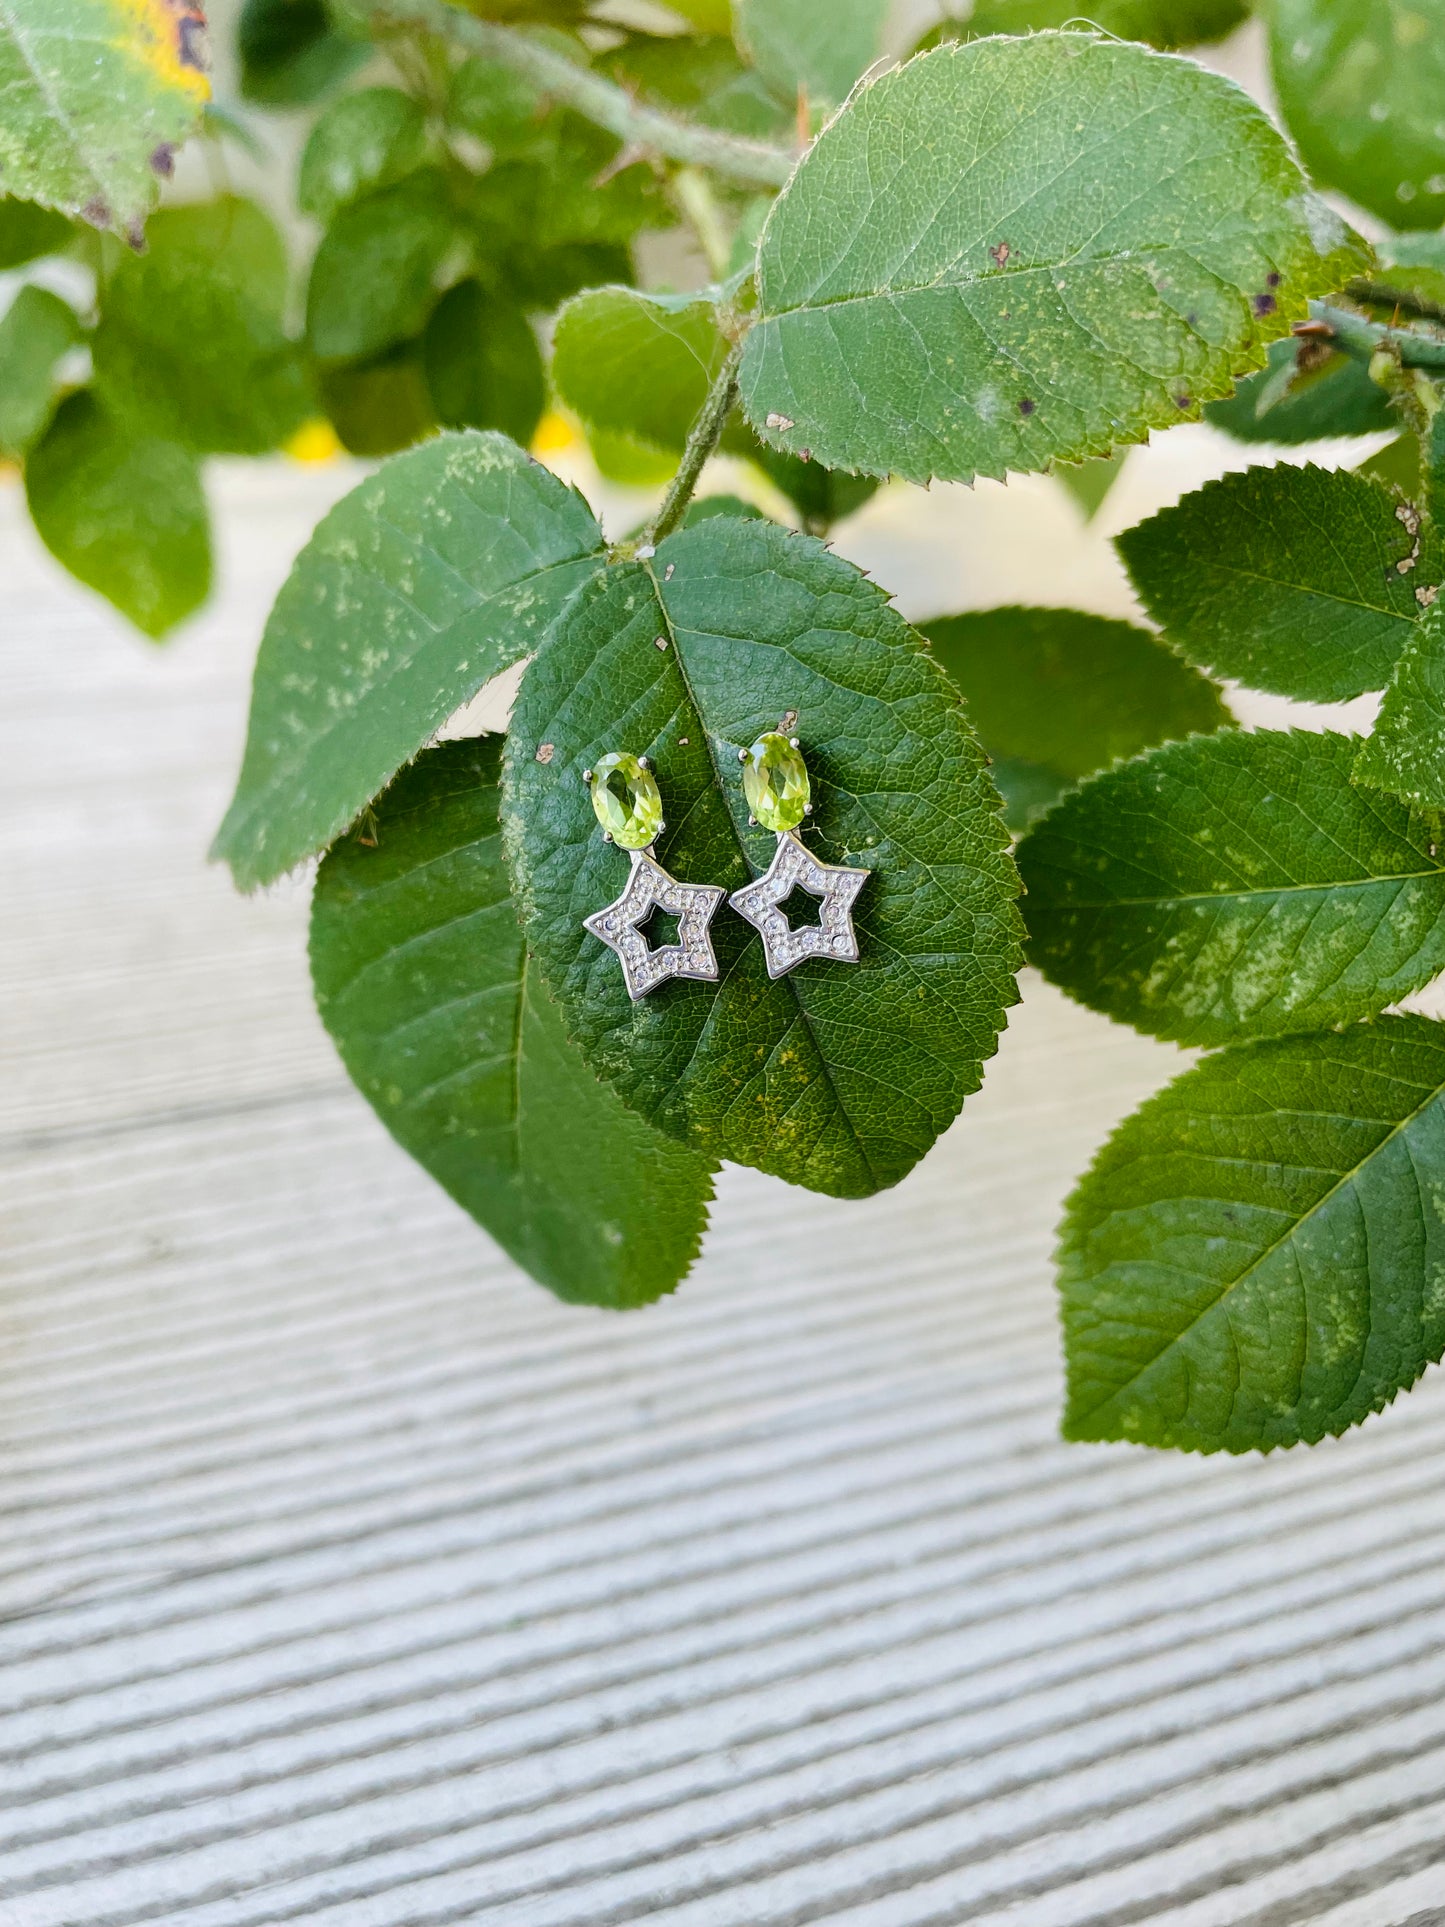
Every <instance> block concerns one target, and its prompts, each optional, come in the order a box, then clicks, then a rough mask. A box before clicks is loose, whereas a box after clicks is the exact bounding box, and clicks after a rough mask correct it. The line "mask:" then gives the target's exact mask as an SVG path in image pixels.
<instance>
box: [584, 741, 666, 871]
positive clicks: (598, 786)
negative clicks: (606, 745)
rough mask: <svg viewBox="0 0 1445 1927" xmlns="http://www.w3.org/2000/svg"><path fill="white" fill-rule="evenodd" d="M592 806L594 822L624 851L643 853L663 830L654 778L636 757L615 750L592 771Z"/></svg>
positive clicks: (659, 800) (660, 807)
mask: <svg viewBox="0 0 1445 1927" xmlns="http://www.w3.org/2000/svg"><path fill="white" fill-rule="evenodd" d="M591 789H592V807H593V809H594V810H595V811H596V812H597V821H598V822H599V823H600V824H601V825H602V827H603V829H604V830H606V832H607V834H608V835H609V836H610V837H611V838H612V841H613V842H614V843H616V844H619V845H620V846H621V847H622V848H623V849H624V850H645V849H646V848H647V846H648V844H649V843H651V842H652V840H653V838H654V837H655V836H656V835H657V833H658V831H659V830H660V829H661V828H662V797H661V795H660V793H659V791H658V787H657V779H656V778H655V777H654V776H653V774H652V771H651V770H650V769H644V768H643V766H642V764H641V762H640V761H639V760H638V758H637V757H635V756H629V755H628V753H627V751H626V750H625V749H624V750H615V751H614V752H613V753H612V755H610V756H604V757H603V758H602V760H601V762H600V763H599V764H598V765H597V767H596V769H594V770H593V772H592V783H591Z"/></svg>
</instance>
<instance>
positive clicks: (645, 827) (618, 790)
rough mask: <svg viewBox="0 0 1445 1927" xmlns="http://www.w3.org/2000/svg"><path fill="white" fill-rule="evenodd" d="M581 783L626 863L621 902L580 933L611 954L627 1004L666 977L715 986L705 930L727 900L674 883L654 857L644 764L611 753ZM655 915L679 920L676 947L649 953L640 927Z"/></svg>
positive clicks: (703, 886) (650, 778)
mask: <svg viewBox="0 0 1445 1927" xmlns="http://www.w3.org/2000/svg"><path fill="white" fill-rule="evenodd" d="M582 780H583V782H584V783H586V784H587V786H588V788H589V789H590V790H591V792H592V807H593V809H594V810H595V811H596V813H597V821H598V822H599V823H600V824H601V825H602V834H603V836H604V837H605V838H606V840H607V841H608V842H609V843H616V844H617V845H618V846H619V848H621V849H624V850H626V851H627V853H628V855H629V856H630V857H631V858H632V874H631V875H630V876H629V877H628V879H627V885H626V888H625V889H624V890H623V892H622V895H621V896H620V897H617V898H616V899H615V900H614V901H613V902H612V903H609V904H608V905H607V906H606V908H605V909H602V910H594V911H593V913H592V915H591V916H590V917H584V918H583V919H582V923H583V927H584V928H585V929H587V930H590V931H591V932H592V934H593V936H594V937H599V938H600V939H601V940H602V942H603V943H605V944H606V945H607V947H608V949H609V950H615V951H616V953H617V957H618V961H619V962H620V963H621V965H622V975H623V979H624V981H625V982H626V984H627V994H628V996H629V997H630V998H631V999H632V1001H633V1003H639V1002H641V1000H642V999H643V998H644V997H645V996H647V994H648V992H649V991H653V990H656V989H657V987H658V985H659V984H665V983H666V982H667V981H668V979H669V978H671V977H691V978H696V979H700V980H702V981H703V982H705V983H716V981H717V976H718V967H717V958H716V956H715V955H714V954H713V947H712V936H711V934H710V932H709V930H708V925H709V924H710V923H711V922H712V918H713V912H714V911H715V910H716V909H717V907H718V905H719V904H720V903H721V902H722V900H723V898H724V897H725V896H726V895H727V892H726V890H721V889H719V888H718V887H717V886H716V885H715V884H711V883H680V882H679V881H678V879H677V878H676V877H674V876H669V874H668V873H667V871H666V870H664V869H663V867H662V865H661V864H660V863H659V862H658V861H657V858H656V857H655V856H654V855H653V854H652V845H653V842H654V840H655V839H656V838H657V837H658V836H660V835H661V834H662V831H663V830H664V829H665V828H666V825H665V824H664V823H663V820H662V796H661V793H660V792H659V790H658V787H657V779H656V777H655V776H654V775H653V773H652V770H651V767H650V765H649V764H648V761H647V758H646V757H645V756H629V755H628V754H627V752H626V751H625V750H622V751H616V752H614V753H613V754H611V755H609V756H604V757H603V758H602V760H601V762H600V763H598V765H597V767H596V769H595V770H594V769H589V770H584V771H583V772H582ZM654 910H663V911H665V912H667V913H668V914H669V915H670V916H674V917H676V918H677V941H676V943H667V944H659V945H657V947H656V948H655V949H654V948H653V947H652V946H651V945H649V943H648V941H647V938H646V937H645V936H644V935H643V925H644V924H645V923H646V922H647V920H648V918H649V917H650V916H651V915H652V913H653V911H654Z"/></svg>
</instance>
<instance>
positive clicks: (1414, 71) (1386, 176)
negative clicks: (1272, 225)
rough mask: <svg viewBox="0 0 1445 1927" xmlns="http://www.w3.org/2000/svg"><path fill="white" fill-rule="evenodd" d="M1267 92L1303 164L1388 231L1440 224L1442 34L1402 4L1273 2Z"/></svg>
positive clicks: (1444, 156)
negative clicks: (1271, 94) (1271, 84)
mask: <svg viewBox="0 0 1445 1927" xmlns="http://www.w3.org/2000/svg"><path fill="white" fill-rule="evenodd" d="M1267 18H1268V20H1269V43H1270V67H1271V72H1272V74H1273V78H1274V85H1275V92H1276V94H1277V96H1278V99H1279V104H1280V108H1281V110H1282V112H1283V114H1284V117H1285V120H1286V121H1287V122H1288V124H1289V130H1290V132H1291V133H1292V134H1293V135H1294V137H1295V140H1296V141H1297V142H1298V144H1299V150H1300V153H1301V154H1302V155H1303V156H1304V160H1305V165H1306V166H1307V167H1308V168H1309V169H1310V171H1311V172H1312V173H1313V174H1314V176H1315V178H1316V179H1317V180H1319V181H1321V182H1322V183H1323V184H1324V185H1325V186H1326V187H1337V188H1339V189H1340V191H1341V192H1342V193H1345V194H1348V195H1349V196H1350V198H1351V199H1352V200H1354V201H1358V202H1359V204H1360V206H1361V207H1367V208H1368V209H1369V210H1370V212H1371V213H1372V214H1378V215H1379V217H1380V219H1381V220H1382V221H1384V222H1386V223H1387V225H1388V226H1390V227H1396V228H1432V227H1439V225H1440V223H1441V221H1442V220H1445V119H1442V116H1441V111H1440V102H1441V98H1442V95H1445V34H1442V32H1441V21H1440V17H1439V9H1438V7H1437V6H1435V5H1432V4H1430V0H1424V4H1415V5H1409V6H1406V5H1403V4H1401V0H1274V4H1273V5H1272V6H1271V7H1270V8H1269V10H1268V14H1267Z"/></svg>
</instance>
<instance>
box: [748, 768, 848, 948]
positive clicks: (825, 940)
mask: <svg viewBox="0 0 1445 1927" xmlns="http://www.w3.org/2000/svg"><path fill="white" fill-rule="evenodd" d="M738 761H739V762H740V763H741V764H742V766H743V793H744V795H745V796H746V797H747V799H748V809H749V810H750V811H751V815H750V816H749V818H748V821H749V822H750V823H761V824H763V825H764V826H765V827H766V828H767V829H770V830H776V831H777V833H778V847H777V852H776V854H775V855H774V857H773V860H772V862H771V864H770V865H769V866H768V868H767V869H766V870H765V871H764V873H763V874H762V876H760V877H757V878H756V879H755V880H754V881H753V882H752V883H748V884H745V885H744V886H743V888H742V889H741V890H734V891H733V893H732V895H731V896H730V897H729V898H728V902H729V903H730V904H731V905H732V907H733V909H734V910H736V911H737V913H738V915H739V916H740V917H745V918H746V919H747V921H748V922H749V923H750V924H752V926H753V928H754V929H755V930H756V931H757V932H758V934H759V936H760V937H761V938H762V940H763V950H764V952H765V953H766V955H767V960H768V975H769V976H770V977H783V976H786V975H787V973H788V971H790V970H793V969H795V968H796V966H797V965H798V964H800V963H803V962H805V961H806V960H807V959H808V958H809V957H831V958H832V960H833V961H834V962H835V963H857V961H858V935H857V932H856V931H855V930H854V928H853V903H854V899H855V898H856V897H857V895H858V892H859V891H860V890H861V889H862V888H863V885H864V884H865V883H866V882H867V881H868V876H869V872H868V871H867V870H849V869H846V868H844V866H843V865H842V864H837V863H820V862H819V861H818V859H817V857H815V856H814V855H813V853H812V851H811V850H809V849H806V848H805V847H804V845H803V843H802V842H801V841H800V840H799V838H798V836H797V834H796V832H797V830H798V828H799V826H800V825H801V823H802V822H803V819H804V818H805V817H807V816H811V814H812V811H813V805H812V802H811V801H810V795H811V789H812V785H811V784H810V782H809V780H808V766H807V764H806V763H805V762H804V761H803V758H802V753H801V752H800V750H799V748H798V739H797V737H796V736H784V735H783V734H782V732H781V731H780V730H767V731H766V732H765V733H764V734H763V735H761V736H759V738H758V740H757V741H756V742H755V743H754V744H753V746H752V748H751V749H740V750H739V751H738ZM795 889H803V890H806V891H807V892H808V894H809V896H814V897H817V898H818V899H819V902H820V905H821V908H820V910H819V912H818V921H817V923H815V924H805V925H803V926H802V927H801V928H799V929H796V930H795V929H794V928H793V927H792V925H791V924H790V923H789V922H788V918H787V914H786V912H785V911H784V909H783V907H782V906H783V905H784V903H786V901H787V900H788V898H789V897H790V896H791V895H792V894H793V891H794V890H795Z"/></svg>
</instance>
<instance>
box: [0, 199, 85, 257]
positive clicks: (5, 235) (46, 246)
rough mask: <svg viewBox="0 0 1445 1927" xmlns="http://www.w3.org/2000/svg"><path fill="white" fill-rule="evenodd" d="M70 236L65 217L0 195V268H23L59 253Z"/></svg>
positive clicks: (70, 232) (68, 244)
mask: <svg viewBox="0 0 1445 1927" xmlns="http://www.w3.org/2000/svg"><path fill="white" fill-rule="evenodd" d="M74 233H75V230H74V228H72V227H71V225H70V223H69V221H67V220H66V218H65V216H64V215H63V214H57V213H55V211H54V210H53V209H52V208H48V207H37V206H36V204H35V202H34V201H7V200H6V199H5V198H4V197H3V196H0V268H18V267H23V266H24V264H25V263H26V262H27V261H35V260H38V259H39V258H40V256H41V255H43V254H59V253H60V252H61V250H62V249H64V248H68V247H69V246H70V243H71V240H72V238H73V236H74Z"/></svg>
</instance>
